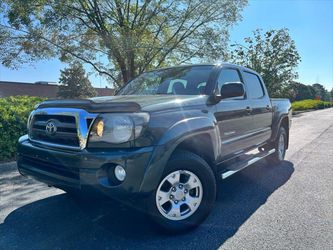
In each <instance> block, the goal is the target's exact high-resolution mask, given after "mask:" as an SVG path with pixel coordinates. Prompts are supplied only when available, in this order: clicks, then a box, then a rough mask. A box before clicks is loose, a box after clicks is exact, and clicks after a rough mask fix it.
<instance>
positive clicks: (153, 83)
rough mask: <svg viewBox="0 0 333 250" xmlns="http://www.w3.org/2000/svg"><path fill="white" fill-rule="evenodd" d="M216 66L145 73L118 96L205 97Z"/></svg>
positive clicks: (176, 68) (178, 68)
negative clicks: (209, 79) (207, 85)
mask: <svg viewBox="0 0 333 250" xmlns="http://www.w3.org/2000/svg"><path fill="white" fill-rule="evenodd" d="M213 67H214V66H192V67H189V66H186V67H175V68H169V69H162V70H155V71H151V72H147V73H143V74H141V75H139V76H138V77H136V78H134V79H133V80H132V81H130V82H129V83H128V84H127V85H126V86H125V87H124V88H123V89H121V90H120V91H119V93H118V94H117V95H203V94H204V93H205V89H206V84H207V81H208V78H209V75H210V73H211V72H212V69H213Z"/></svg>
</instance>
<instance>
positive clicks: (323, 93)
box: [312, 83, 330, 101]
mask: <svg viewBox="0 0 333 250" xmlns="http://www.w3.org/2000/svg"><path fill="white" fill-rule="evenodd" d="M312 87H313V89H314V91H315V96H316V97H318V98H320V100H323V101H329V100H330V94H329V93H328V91H327V90H326V89H325V87H324V86H323V85H321V84H319V83H315V84H313V85H312Z"/></svg>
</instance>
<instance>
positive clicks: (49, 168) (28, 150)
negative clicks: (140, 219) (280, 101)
mask: <svg viewBox="0 0 333 250" xmlns="http://www.w3.org/2000/svg"><path fill="white" fill-rule="evenodd" d="M153 151H154V147H143V148H139V149H108V150H99V151H91V150H88V149H87V150H83V151H79V152H73V151H63V150H59V149H50V148H44V147H42V146H40V145H35V144H33V143H31V142H30V141H29V139H28V138H27V137H26V136H24V137H21V138H20V140H19V143H18V160H17V166H18V170H19V172H20V173H21V174H22V175H27V176H31V177H33V178H35V179H37V180H39V181H42V182H44V183H46V184H48V185H52V186H55V187H59V188H62V189H65V190H66V189H76V190H82V191H88V192H89V193H91V192H93V193H102V194H105V195H107V196H109V197H112V198H115V199H123V197H124V196H128V195H138V194H141V195H144V193H143V192H141V191H140V187H141V185H142V182H143V179H144V177H145V172H146V169H147V168H148V166H149V162H150V158H151V156H152V153H153ZM115 165H122V166H123V167H124V168H125V170H126V178H125V180H124V181H123V182H122V183H120V184H118V185H112V184H111V183H110V182H109V181H108V178H107V169H108V168H109V167H111V166H115ZM146 191H147V190H146ZM148 191H149V190H148Z"/></svg>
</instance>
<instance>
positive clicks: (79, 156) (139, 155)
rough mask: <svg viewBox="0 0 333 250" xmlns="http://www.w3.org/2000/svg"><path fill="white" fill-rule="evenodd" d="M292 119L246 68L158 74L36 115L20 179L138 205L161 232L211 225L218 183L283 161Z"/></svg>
mask: <svg viewBox="0 0 333 250" xmlns="http://www.w3.org/2000/svg"><path fill="white" fill-rule="evenodd" d="M290 118H291V105H290V102H289V101H288V100H285V99H270V98H269V96H268V93H267V90H266V87H265V85H264V82H263V80H262V78H261V77H260V75H258V74H257V73H256V72H254V71H253V70H250V69H248V68H244V67H240V66H237V65H233V64H219V65H209V64H205V65H190V66H178V67H171V68H165V69H159V70H154V71H150V72H146V73H143V74H141V75H139V76H138V77H137V78H135V79H133V80H131V81H130V82H129V83H128V84H126V85H125V86H124V87H123V88H122V89H121V90H120V91H119V92H118V93H117V94H116V96H112V97H99V98H92V99H85V100H49V101H45V102H43V103H41V104H39V105H38V106H36V107H35V110H34V111H33V112H32V113H31V115H30V117H29V120H28V131H29V132H28V135H25V136H22V137H21V138H20V139H19V143H18V170H19V171H20V173H21V174H22V175H27V176H32V177H33V178H35V179H38V180H40V181H42V182H45V183H47V184H48V185H51V186H55V187H58V188H61V189H63V190H65V191H67V192H69V193H77V192H79V193H81V194H84V195H88V194H90V193H94V194H95V193H99V194H103V197H104V196H108V197H111V198H114V199H116V200H118V201H119V202H124V203H126V204H129V205H132V206H135V207H137V206H140V209H141V208H142V206H144V208H145V210H144V211H146V212H147V213H148V214H149V215H150V216H151V218H152V219H153V220H154V221H155V222H157V224H158V225H160V226H161V227H163V228H165V229H168V230H171V231H182V230H187V229H190V228H193V227H194V226H196V225H199V224H200V223H201V222H202V221H203V220H204V219H205V218H206V217H207V216H208V214H209V213H210V211H211V210H212V208H213V204H214V202H215V199H216V188H217V187H216V181H218V180H222V179H225V178H227V177H229V176H231V175H232V174H234V173H236V172H238V171H240V170H242V169H244V168H246V167H248V166H250V165H252V164H253V163H255V162H257V161H258V160H260V159H263V158H267V159H268V161H267V162H268V164H267V165H273V164H278V163H279V162H281V161H282V160H283V159H284V156H285V152H286V149H287V148H288V140H289V128H290V125H291V120H290ZM267 167H269V166H267ZM138 201H144V202H138Z"/></svg>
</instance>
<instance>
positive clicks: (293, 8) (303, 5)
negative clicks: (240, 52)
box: [0, 0, 333, 90]
mask: <svg viewBox="0 0 333 250" xmlns="http://www.w3.org/2000/svg"><path fill="white" fill-rule="evenodd" d="M242 16H243V18H242V20H241V21H240V22H238V23H237V24H236V25H234V26H233V27H232V29H231V36H230V44H233V43H240V44H242V43H243V38H244V37H248V36H251V34H252V31H253V30H255V29H257V28H260V29H263V31H266V30H269V29H280V28H288V29H289V32H290V35H291V37H292V39H294V40H295V43H296V47H297V49H298V52H299V54H300V56H301V59H302V61H301V63H300V64H299V67H298V69H297V71H298V74H299V78H298V79H297V80H298V81H299V82H301V83H304V84H313V83H316V82H318V83H320V84H323V85H324V86H325V87H326V88H327V89H328V90H331V89H332V87H333V0H249V4H248V6H246V7H245V9H244V10H243V12H242ZM66 66H67V65H65V64H62V63H61V62H60V61H59V60H57V59H54V60H47V61H40V62H37V63H35V64H34V65H33V66H31V65H22V67H21V68H19V69H18V70H10V69H7V68H5V67H3V66H1V65H0V80H1V81H22V82H35V81H49V82H58V80H59V76H60V69H63V68H64V67H66ZM89 78H90V80H91V82H92V83H93V85H94V86H95V87H105V86H106V85H108V84H107V83H106V81H105V79H104V78H103V77H100V76H97V75H95V74H91V75H90V76H89ZM108 86H110V85H108Z"/></svg>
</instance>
